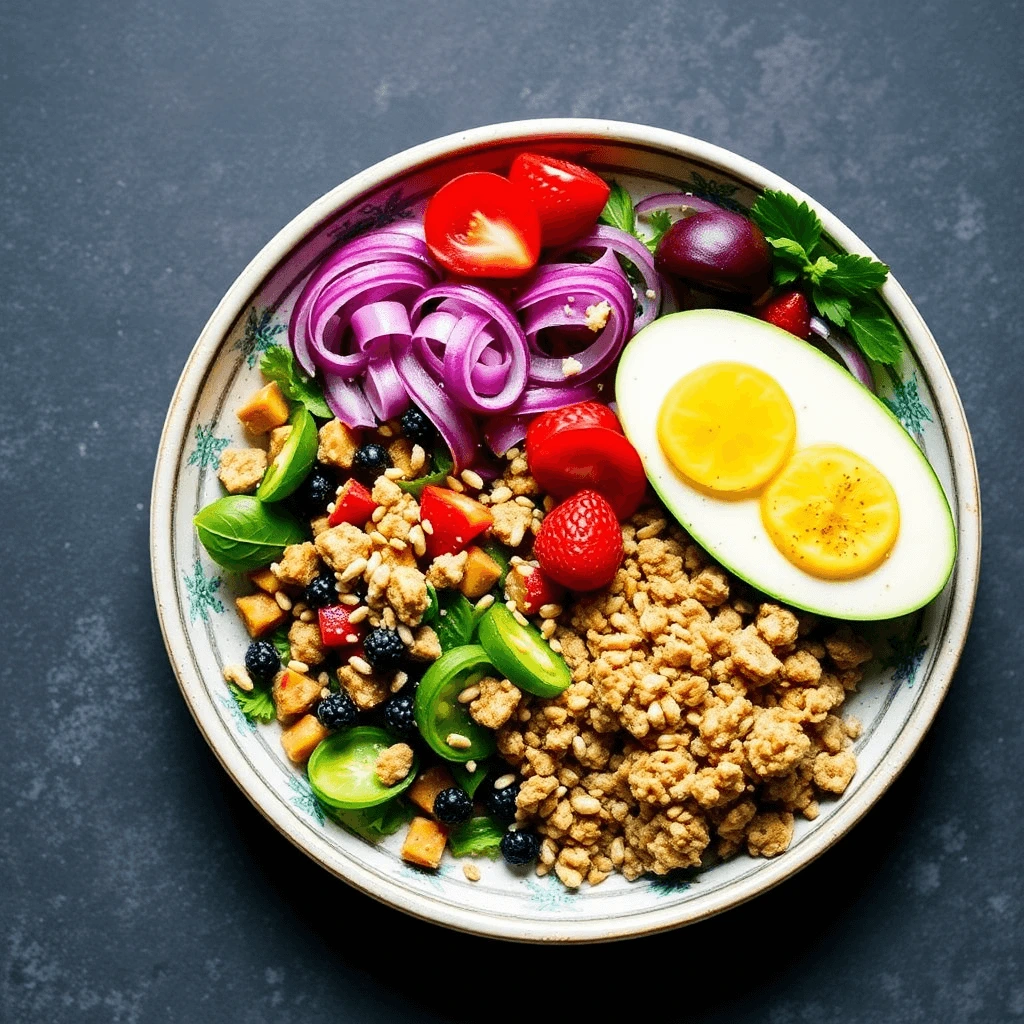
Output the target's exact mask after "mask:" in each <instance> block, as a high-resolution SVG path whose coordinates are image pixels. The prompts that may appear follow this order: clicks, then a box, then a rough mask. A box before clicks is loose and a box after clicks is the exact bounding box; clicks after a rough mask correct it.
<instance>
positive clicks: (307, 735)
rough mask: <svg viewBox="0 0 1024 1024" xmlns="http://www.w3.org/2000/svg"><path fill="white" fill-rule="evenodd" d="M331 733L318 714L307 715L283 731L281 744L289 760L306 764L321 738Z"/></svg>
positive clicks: (325, 737) (323, 738)
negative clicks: (322, 723) (321, 722)
mask: <svg viewBox="0 0 1024 1024" xmlns="http://www.w3.org/2000/svg"><path fill="white" fill-rule="evenodd" d="M329 735H330V733H329V732H328V730H327V729H325V728H324V727H323V726H322V725H321V724H320V720H319V719H318V718H317V717H316V715H305V716H303V717H302V718H300V719H299V720H298V721H297V722H296V723H295V724H294V725H290V726H288V728H287V729H285V730H284V732H282V733H281V746H282V747H284V752H285V754H286V755H287V757H288V760H289V761H294V762H295V764H305V763H306V762H307V761H308V760H309V755H310V754H312V753H313V751H314V750H316V748H317V745H318V744H319V743H320V742H321V740H325V739H327V737H328V736H329Z"/></svg>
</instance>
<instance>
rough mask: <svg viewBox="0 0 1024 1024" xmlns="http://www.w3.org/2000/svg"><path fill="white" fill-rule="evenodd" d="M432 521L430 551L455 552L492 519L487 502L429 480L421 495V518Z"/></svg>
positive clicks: (429, 534) (428, 536) (482, 529)
mask: <svg viewBox="0 0 1024 1024" xmlns="http://www.w3.org/2000/svg"><path fill="white" fill-rule="evenodd" d="M423 520H427V521H428V522H429V523H430V533H428V534H427V555H428V556H429V557H430V558H437V556H438V555H456V554H458V553H459V552H460V551H462V550H463V549H464V548H465V547H466V546H467V545H468V544H469V542H470V541H472V540H473V539H474V538H476V537H479V536H480V534H481V533H483V532H484V530H486V529H487V528H488V527H489V526H490V525H491V524H492V523H493V522H494V516H493V515H492V514H491V510H490V509H489V508H488V507H487V506H486V505H481V504H480V502H479V501H476V500H475V499H474V498H471V497H470V496H469V495H468V494H459V493H458V492H456V491H449V490H446V489H445V488H443V487H434V486H433V484H428V485H427V486H426V487H424V488H423V493H422V494H421V495H420V521H421V522H422V521H423Z"/></svg>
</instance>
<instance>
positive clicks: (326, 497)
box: [297, 462, 338, 515]
mask: <svg viewBox="0 0 1024 1024" xmlns="http://www.w3.org/2000/svg"><path fill="white" fill-rule="evenodd" d="M337 489H338V485H337V484H336V483H335V481H334V477H333V476H332V475H331V473H330V471H329V470H328V469H327V467H326V466H325V465H324V464H323V463H322V462H314V463H313V468H312V469H311V470H310V471H309V476H307V477H306V479H305V480H303V481H302V484H301V485H300V486H299V490H298V495H297V497H298V499H299V502H300V504H301V505H302V507H303V508H304V509H305V510H306V511H307V512H308V513H309V514H310V515H322V514H323V513H324V512H325V511H326V510H327V505H328V503H329V502H331V501H333V500H334V495H335V492H336V491H337Z"/></svg>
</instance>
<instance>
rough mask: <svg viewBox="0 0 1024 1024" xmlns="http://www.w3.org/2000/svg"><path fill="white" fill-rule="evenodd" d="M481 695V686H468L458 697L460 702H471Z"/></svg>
mask: <svg viewBox="0 0 1024 1024" xmlns="http://www.w3.org/2000/svg"><path fill="white" fill-rule="evenodd" d="M479 696H480V687H479V686H467V687H466V688H465V689H464V690H463V691H462V692H461V693H460V694H459V698H458V699H459V703H460V704H471V703H472V702H473V701H475V700H476V699H477V697H479Z"/></svg>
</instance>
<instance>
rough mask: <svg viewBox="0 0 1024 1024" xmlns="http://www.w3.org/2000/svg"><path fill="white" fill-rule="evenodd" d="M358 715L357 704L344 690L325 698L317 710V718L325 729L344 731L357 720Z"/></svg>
mask: <svg viewBox="0 0 1024 1024" xmlns="http://www.w3.org/2000/svg"><path fill="white" fill-rule="evenodd" d="M358 714H359V709H358V708H357V707H356V705H355V702H354V701H353V700H352V698H351V697H350V696H349V695H348V694H347V693H345V691H344V690H342V691H341V692H340V693H332V694H331V695H330V696H328V697H324V698H323V699H322V700H321V701H320V706H319V707H318V708H317V709H316V717H317V718H319V719H320V724H321V725H322V726H323V727H324V728H325V729H344V728H345V726H346V725H351V724H352V723H353V722H354V721H355V720H356V715H358Z"/></svg>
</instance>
